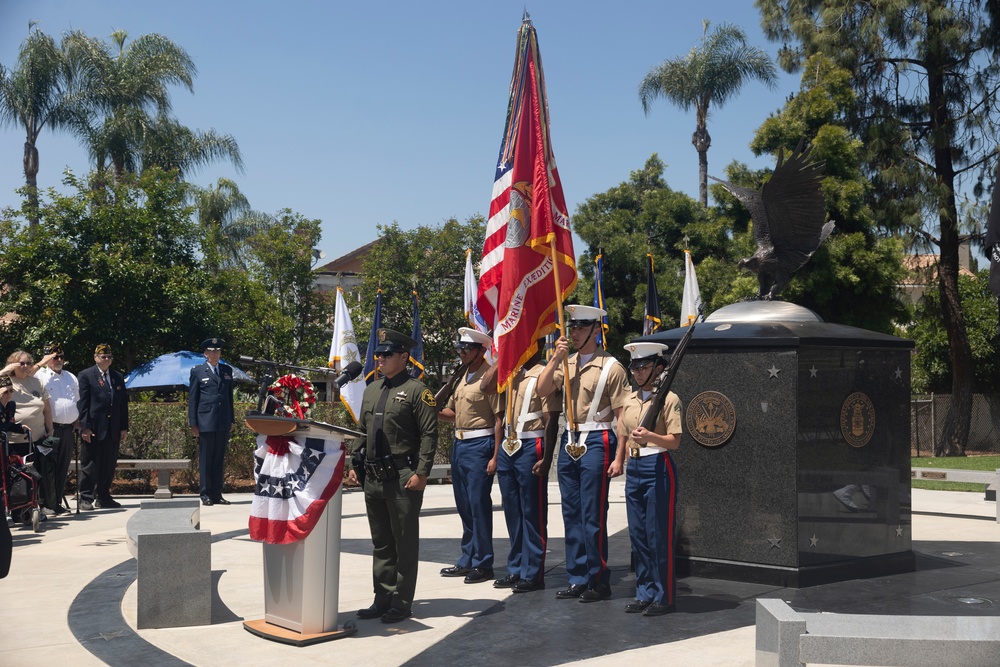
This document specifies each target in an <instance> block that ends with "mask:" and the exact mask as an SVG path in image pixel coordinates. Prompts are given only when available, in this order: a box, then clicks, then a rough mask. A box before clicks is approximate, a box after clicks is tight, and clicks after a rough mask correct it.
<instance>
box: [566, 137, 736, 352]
mask: <svg viewBox="0 0 1000 667" xmlns="http://www.w3.org/2000/svg"><path fill="white" fill-rule="evenodd" d="M663 169H664V165H663V162H662V161H661V160H660V158H659V157H658V156H656V155H655V154H654V155H652V156H651V157H650V158H649V159H648V160H647V161H646V164H645V165H644V166H643V168H642V169H639V170H637V171H633V172H632V173H631V175H630V178H629V180H628V181H626V182H624V183H620V184H619V185H618V186H616V187H614V188H611V189H610V190H608V191H606V192H603V193H598V194H596V195H593V196H591V197H590V198H588V199H587V200H586V201H585V202H583V203H582V204H580V206H579V207H578V208H577V211H576V213H575V214H574V216H573V229H574V231H575V232H576V233H577V235H579V236H580V238H581V239H583V240H584V242H586V243H587V249H586V251H584V252H582V253H579V257H578V261H577V267H578V269H579V271H580V274H581V278H582V279H581V280H580V282H579V284H578V286H577V290H576V293H575V294H574V297H575V299H574V300H575V301H576V302H577V303H585V304H590V303H591V302H592V299H593V289H594V287H593V286H594V274H595V267H594V259H595V257H596V256H597V253H598V252H601V253H602V254H603V256H604V276H603V282H602V289H603V291H604V301H605V307H606V309H607V310H608V321H609V326H610V329H611V330H610V332H609V335H608V344H607V348H608V350H610V351H611V352H612V353H613V354H619V352H620V351H621V349H622V345H624V344H625V343H626V342H628V340H630V339H632V338H634V337H636V336H638V335H640V333H641V332H642V319H643V309H644V306H645V302H646V252H649V253H650V254H652V255H653V261H654V265H655V275H656V285H657V292H658V294H659V297H660V307H661V311H662V314H663V320H664V321H663V327H664V328H667V329H669V328H673V327H674V326H677V323H678V322H679V319H680V318H679V313H680V309H681V297H682V290H683V286H684V254H683V252H684V248H685V245H686V244H687V245H688V246H689V247H690V249H691V252H692V256H693V258H694V260H695V262H696V263H699V266H698V279H699V282H700V284H701V289H702V296H703V298H704V297H706V295H710V294H711V292H710V291H708V290H707V289H706V285H708V286H712V285H713V284H714V280H715V279H716V277H717V276H718V275H719V274H720V273H725V272H726V271H727V270H728V269H729V268H731V267H727V265H726V261H727V260H725V259H724V258H725V257H726V254H727V251H726V248H727V246H728V245H729V236H728V232H729V229H728V227H727V225H726V222H727V221H725V220H724V219H721V218H719V217H713V216H711V215H710V212H709V210H708V209H706V208H704V207H702V206H700V205H699V204H698V202H696V201H695V200H693V199H691V198H690V197H688V196H687V195H685V194H683V193H680V192H676V191H674V190H671V189H670V187H669V186H668V185H667V183H666V182H665V181H664V180H663ZM685 237H687V241H685ZM713 258H714V259H715V260H716V261H711V260H712V259H713ZM718 258H723V261H722V262H719V261H718ZM706 262H708V263H707V264H706ZM708 301H709V299H708V298H706V302H708ZM712 305H714V304H712Z"/></svg>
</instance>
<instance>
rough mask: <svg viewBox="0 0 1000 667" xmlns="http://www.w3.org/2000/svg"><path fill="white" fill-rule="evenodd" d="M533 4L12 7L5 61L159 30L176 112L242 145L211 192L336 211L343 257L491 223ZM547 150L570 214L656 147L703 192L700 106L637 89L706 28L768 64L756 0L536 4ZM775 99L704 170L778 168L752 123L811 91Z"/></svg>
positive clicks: (68, 148)
mask: <svg viewBox="0 0 1000 667" xmlns="http://www.w3.org/2000/svg"><path fill="white" fill-rule="evenodd" d="M524 6H525V3H524V2H523V0H518V2H507V1H506V0H497V1H495V2H471V1H468V0H465V1H457V0H456V1H451V2H434V1H431V2H422V3H414V2H397V1H395V0H392V1H383V2H369V3H364V2H343V1H342V0H334V1H333V2H327V3H308V2H298V1H286V2H258V1H256V0H243V1H240V2H235V1H224V2H223V1H213V0H199V1H197V2H192V1H189V0H175V1H174V2H171V3H162V2H155V3H154V2H137V1H136V0H130V1H127V2H125V1H121V0H72V1H71V0H34V1H28V0H0V63H2V64H3V65H5V66H11V65H13V64H14V63H15V61H16V58H17V50H18V47H19V45H20V43H21V41H22V40H23V39H24V38H25V36H26V35H27V29H28V21H29V20H35V21H37V22H38V25H39V28H40V29H41V30H43V31H45V32H47V33H49V34H52V35H60V34H62V33H63V32H64V31H66V30H68V29H80V30H83V31H84V32H85V33H87V34H88V35H91V36H94V37H102V38H107V37H108V36H109V35H110V33H111V31H112V30H114V29H119V28H121V29H124V30H126V31H128V33H129V34H130V35H131V36H138V35H140V34H144V33H150V32H158V33H161V34H163V35H165V36H167V37H169V38H170V39H172V40H174V41H175V42H176V43H177V44H179V45H180V46H182V47H184V48H185V49H186V50H187V51H188V52H189V53H190V55H191V57H192V58H193V60H194V62H195V63H196V65H197V67H198V76H197V78H196V79H195V84H194V88H195V92H194V95H191V94H190V93H188V92H187V91H186V90H183V89H178V90H177V91H176V92H175V94H174V98H173V99H174V114H175V115H176V116H177V118H178V119H179V120H180V121H181V122H182V123H184V124H185V125H187V126H189V127H192V128H197V129H201V130H205V129H209V128H214V129H216V130H217V131H219V132H224V133H229V134H232V135H233V136H234V137H235V138H236V139H237V141H238V142H239V145H240V149H241V150H242V152H243V157H244V161H245V167H246V168H245V173H243V174H239V173H236V172H235V171H234V170H233V168H232V167H230V166H228V165H226V164H222V163H218V164H214V165H210V166H208V167H206V168H204V169H202V170H201V171H200V172H197V173H195V174H194V175H193V176H192V177H191V178H190V180H192V181H193V182H195V183H197V184H199V185H203V186H204V185H209V184H211V183H214V182H215V180H216V179H217V178H218V177H220V176H225V177H227V178H232V179H234V180H235V181H236V182H237V183H238V185H239V186H240V189H241V190H242V191H243V192H244V194H246V195H247V197H248V198H249V200H250V203H251V205H252V206H253V207H254V208H256V209H258V210H261V211H266V212H272V213H273V212H275V211H277V210H279V209H282V208H290V209H292V210H293V211H296V212H299V213H302V214H303V215H305V216H307V217H309V218H319V219H321V220H322V221H323V240H322V243H321V244H320V248H321V249H322V250H324V251H325V252H326V253H327V259H332V258H334V257H337V256H339V255H341V254H344V253H346V252H349V251H350V250H352V249H354V248H356V247H358V246H360V245H363V244H365V243H368V242H369V241H372V240H374V239H375V238H376V234H377V231H376V225H377V224H378V223H386V224H388V223H392V222H393V221H397V222H398V223H399V224H400V226H401V227H402V228H404V229H410V228H413V227H416V226H417V225H420V224H437V223H440V222H441V221H443V220H446V219H447V218H450V217H456V218H458V219H460V220H464V219H466V218H467V217H469V216H470V215H473V214H476V213H482V214H485V213H486V212H487V210H488V206H489V198H490V192H491V189H492V180H493V173H494V168H495V160H496V158H497V152H498V147H499V142H500V134H501V132H502V130H503V122H504V116H505V113H506V106H507V96H508V85H509V81H510V72H511V69H512V67H513V62H514V46H515V35H516V32H517V29H518V27H519V26H520V22H521V12H522V9H523V7H524ZM527 8H528V11H529V12H530V13H531V18H532V20H533V23H534V25H535V28H536V29H537V30H538V39H539V45H540V49H541V53H542V59H543V66H544V69H545V77H546V84H547V87H548V96H549V109H550V113H551V122H552V142H553V148H554V151H555V155H556V158H557V161H558V164H559V170H560V174H561V176H562V181H563V188H564V190H565V194H566V199H567V203H568V205H569V209H570V213H571V214H572V213H573V212H574V211H575V210H576V207H577V205H578V204H580V203H581V202H583V201H584V200H585V199H586V198H588V197H589V196H591V195H593V194H595V193H598V192H603V191H605V190H607V189H609V188H611V187H613V186H615V185H617V184H618V183H620V182H622V181H624V180H627V179H628V176H629V172H630V171H632V170H635V169H638V168H640V167H641V166H642V165H643V164H644V162H645V161H646V159H647V158H648V157H649V156H650V154H652V153H654V152H655V153H658V154H659V156H660V157H661V158H662V159H663V160H664V162H666V164H667V171H666V174H665V176H666V179H667V182H668V183H669V184H670V186H671V187H672V188H674V189H676V190H680V191H683V192H685V193H687V194H689V195H690V196H692V197H697V193H698V184H697V154H696V153H695V151H694V148H693V147H692V145H691V133H692V132H693V131H694V115H693V113H685V112H682V111H680V110H679V109H676V108H674V107H672V106H670V105H668V104H667V103H666V102H657V103H656V104H655V106H654V108H653V110H652V112H651V113H650V114H649V116H648V117H647V116H645V115H644V114H643V112H642V108H641V106H640V104H639V101H638V95H637V92H636V91H637V87H638V84H639V81H640V80H641V79H642V77H643V76H644V75H645V74H646V72H648V71H649V69H650V68H651V67H652V66H654V65H656V64H658V63H660V62H662V61H663V60H664V59H666V58H669V57H673V56H677V55H680V54H683V53H686V52H687V51H688V50H690V48H691V47H692V46H694V44H695V43H696V42H697V40H698V38H699V37H700V36H701V30H702V27H701V26H702V19H709V20H710V21H712V22H713V23H721V22H729V23H734V24H736V25H739V26H741V27H742V28H744V29H745V30H746V31H747V33H748V35H749V37H750V41H751V42H752V43H753V44H755V45H757V46H760V47H762V48H764V49H766V50H767V51H768V52H769V53H770V54H771V55H772V56H773V55H774V54H775V53H776V52H777V47H778V45H776V44H771V43H768V42H766V41H765V39H764V37H763V35H762V33H761V31H760V27H759V22H760V20H759V16H758V14H757V11H756V10H755V9H754V7H753V3H752V2H751V1H750V0H702V1H701V2H698V3H684V2H662V1H652V0H651V1H648V2H635V1H632V0H622V1H620V2H618V3H608V2H593V1H591V0H577V1H573V2H570V1H568V0H563V1H554V0H535V1H534V2H530V3H529V4H528V7H527ZM780 77H781V78H780V81H779V84H778V86H777V87H776V88H775V89H773V90H769V89H768V88H766V87H765V86H763V85H762V84H759V83H756V82H750V83H748V84H747V85H746V86H745V87H744V90H743V92H742V93H741V94H740V95H739V96H738V97H737V98H735V99H734V100H732V101H731V102H730V103H729V104H728V105H727V106H725V107H723V108H721V109H714V110H713V112H712V116H711V118H710V120H709V131H710V133H711V135H712V148H711V150H710V152H709V173H711V174H714V175H717V176H722V172H723V169H724V167H725V165H727V164H729V163H730V162H731V161H733V160H739V161H742V162H746V163H748V164H750V165H752V166H755V167H762V166H771V165H772V164H773V159H772V158H770V157H767V156H765V157H762V158H754V156H753V155H752V153H751V152H750V150H749V148H748V144H749V142H750V140H751V138H752V136H753V132H754V130H755V129H756V128H757V127H758V126H759V125H760V123H761V122H762V121H763V120H764V119H766V118H767V116H768V115H769V114H770V113H772V112H774V111H776V110H777V109H778V108H780V107H781V105H782V103H783V101H784V99H785V98H786V97H787V96H788V94H790V93H792V92H794V91H796V90H798V77H797V76H790V75H786V74H784V73H782V74H781V75H780ZM23 142H24V134H23V130H20V129H17V128H13V127H7V128H5V129H2V130H0V207H2V206H6V205H10V204H15V203H17V202H18V201H19V200H18V198H17V196H16V195H15V194H14V190H15V188H17V187H20V186H21V185H23V182H24V178H23V173H22V169H21V156H22V153H23ZM38 148H39V154H40V165H41V169H40V172H39V175H38V182H39V185H40V186H42V187H50V186H55V187H61V186H60V180H61V174H62V171H63V170H64V169H65V168H66V167H67V166H68V167H70V168H72V169H73V170H74V171H75V172H76V173H78V174H82V173H85V172H86V171H87V170H88V168H89V165H88V162H87V157H86V154H85V152H84V150H83V148H82V147H81V146H80V145H79V144H78V143H77V141H76V140H75V139H74V138H73V137H71V136H68V135H60V134H54V133H52V132H49V131H45V132H43V134H42V136H41V139H40V141H39V144H38Z"/></svg>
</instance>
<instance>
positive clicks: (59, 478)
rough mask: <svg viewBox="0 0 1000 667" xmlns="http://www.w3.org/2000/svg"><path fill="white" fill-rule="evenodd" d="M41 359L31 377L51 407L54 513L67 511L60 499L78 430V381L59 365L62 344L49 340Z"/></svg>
mask: <svg viewBox="0 0 1000 667" xmlns="http://www.w3.org/2000/svg"><path fill="white" fill-rule="evenodd" d="M42 355H43V356H42V359H41V361H39V362H38V364H36V368H38V370H37V371H36V372H35V377H36V378H38V381H39V382H41V383H42V386H43V387H45V391H46V392H47V393H48V395H49V406H50V408H51V410H52V427H53V430H54V432H53V435H54V436H55V437H56V438H57V439H58V440H59V448H58V450H57V451H55V452H54V453H53V456H54V457H55V467H56V474H55V491H56V498H57V503H58V504H57V505H56V506H55V507H53V508H52V509H53V510H54V511H55V513H56V514H62V513H63V512H66V511H68V510H67V509H66V508H65V507H64V506H63V505H62V503H61V502H60V501H61V499H62V496H63V492H64V491H65V490H66V480H67V479H68V478H69V463H70V461H71V460H72V459H73V433H74V432H79V430H80V410H79V408H78V407H77V405H76V404H77V401H79V400H80V383H79V382H78V381H77V379H76V376H75V375H73V374H72V373H70V372H69V371H67V370H64V369H63V364H64V360H65V355H64V354H63V348H62V344H61V343H59V342H52V343H49V344H48V345H46V346H45V349H43V350H42Z"/></svg>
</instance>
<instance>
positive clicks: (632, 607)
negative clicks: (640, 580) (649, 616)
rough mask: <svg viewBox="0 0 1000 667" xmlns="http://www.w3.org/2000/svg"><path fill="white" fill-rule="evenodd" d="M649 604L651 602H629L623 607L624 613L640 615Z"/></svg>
mask: <svg viewBox="0 0 1000 667" xmlns="http://www.w3.org/2000/svg"><path fill="white" fill-rule="evenodd" d="M651 604H652V602H651V601H649V600H647V601H643V600H635V601H634V602H629V603H628V604H627V605H625V613H626V614H641V613H642V612H644V611H646V607H648V606H649V605H651Z"/></svg>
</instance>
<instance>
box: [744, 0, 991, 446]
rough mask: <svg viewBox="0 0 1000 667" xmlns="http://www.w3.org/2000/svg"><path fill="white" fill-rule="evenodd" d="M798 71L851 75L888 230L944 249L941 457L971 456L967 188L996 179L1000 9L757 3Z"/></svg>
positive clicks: (891, 2) (850, 121)
mask: <svg viewBox="0 0 1000 667" xmlns="http://www.w3.org/2000/svg"><path fill="white" fill-rule="evenodd" d="M757 6H758V7H759V8H760V9H761V12H762V17H763V19H762V25H763V27H764V30H765V32H766V33H767V34H768V36H769V37H770V38H771V39H773V40H777V41H781V42H783V43H784V46H783V48H782V50H781V54H780V56H781V57H780V60H781V64H782V66H784V67H785V68H786V69H788V70H789V71H792V70H794V69H796V68H799V67H801V66H802V65H803V63H804V62H805V60H804V58H806V57H808V56H811V55H814V54H823V55H825V56H827V57H828V58H829V59H831V60H833V61H834V62H835V63H837V64H838V65H839V66H841V67H843V68H844V69H845V70H847V71H849V72H850V73H851V79H850V82H851V87H852V88H853V89H854V91H855V94H856V101H855V104H854V105H853V107H852V112H851V113H850V114H849V115H848V117H847V118H846V119H845V124H846V126H847V128H848V129H849V130H850V131H851V133H852V134H853V135H854V136H856V137H857V138H858V139H860V140H861V142H862V146H863V148H864V152H863V159H862V165H863V174H864V175H865V176H866V177H868V178H870V179H871V180H872V182H873V184H874V185H875V187H874V188H872V190H871V191H870V192H869V193H868V199H869V201H870V203H871V209H872V211H874V212H876V213H877V218H876V220H877V222H878V224H880V225H881V226H883V227H885V228H888V229H893V230H903V231H904V232H905V233H906V234H907V235H908V236H909V237H910V238H911V239H912V240H913V241H914V242H915V243H918V244H920V245H923V246H924V247H927V246H936V247H937V250H938V256H939V266H938V290H939V292H940V299H941V300H940V303H941V309H942V315H943V318H944V321H945V323H946V325H947V331H948V344H949V350H950V354H951V366H952V391H951V394H952V399H951V409H950V410H949V411H948V415H947V417H946V418H945V422H944V427H943V429H942V435H941V441H940V443H939V444H938V448H937V449H938V451H940V452H943V453H947V454H958V455H960V454H962V453H963V451H964V446H965V442H966V440H967V439H968V435H969V420H970V417H971V411H972V394H971V386H972V378H973V373H974V371H973V356H972V350H971V347H970V343H969V338H968V334H967V330H966V323H965V315H964V313H963V311H962V304H961V299H960V297H959V289H958V268H959V259H958V258H959V251H958V249H959V213H958V204H957V198H958V194H959V192H960V191H961V190H962V189H963V187H964V188H966V189H970V190H972V191H973V192H974V193H975V194H977V195H978V194H979V192H981V190H982V182H983V179H984V178H986V177H987V175H989V174H992V167H993V164H994V162H995V152H996V146H995V140H994V137H995V136H996V135H997V130H998V129H1000V127H998V125H1000V122H998V121H1000V109H997V107H996V105H995V104H994V100H995V96H996V92H997V89H998V87H1000V63H998V61H997V51H998V48H1000V26H998V23H997V18H998V12H1000V6H998V5H997V3H992V2H988V3H982V2H978V1H977V0H878V1H877V2H870V1H867V0H825V1H824V2H819V1H818V0H757Z"/></svg>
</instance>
